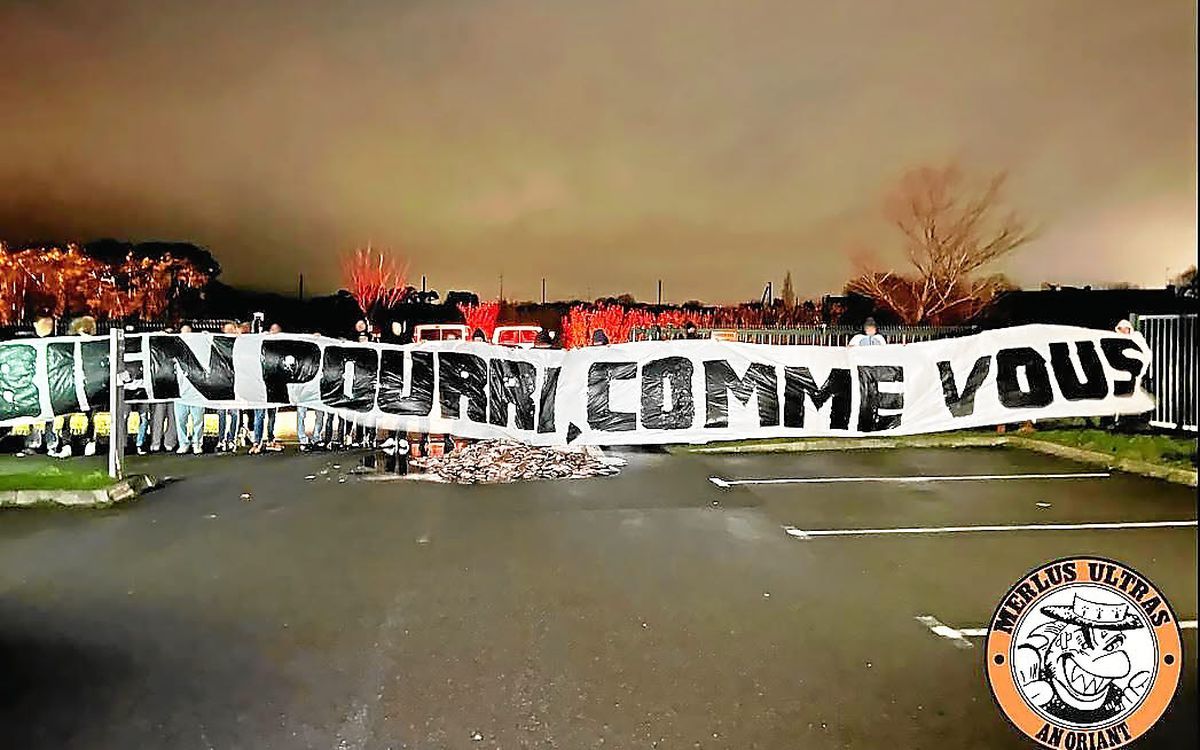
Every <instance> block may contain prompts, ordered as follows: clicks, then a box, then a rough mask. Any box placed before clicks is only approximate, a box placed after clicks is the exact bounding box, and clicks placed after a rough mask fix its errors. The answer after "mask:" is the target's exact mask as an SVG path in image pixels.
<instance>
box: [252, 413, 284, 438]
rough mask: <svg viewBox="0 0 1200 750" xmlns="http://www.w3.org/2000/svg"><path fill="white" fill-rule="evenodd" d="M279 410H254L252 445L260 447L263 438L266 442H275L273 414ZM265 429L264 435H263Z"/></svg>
mask: <svg viewBox="0 0 1200 750" xmlns="http://www.w3.org/2000/svg"><path fill="white" fill-rule="evenodd" d="M278 411H279V409H255V410H254V444H255V445H262V442H263V438H264V437H265V438H266V439H267V441H268V442H272V443H273V442H275V414H276V412H278ZM264 428H265V435H264Z"/></svg>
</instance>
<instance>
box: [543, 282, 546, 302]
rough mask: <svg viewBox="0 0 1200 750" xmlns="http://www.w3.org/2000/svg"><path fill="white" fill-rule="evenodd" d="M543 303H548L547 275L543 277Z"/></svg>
mask: <svg viewBox="0 0 1200 750" xmlns="http://www.w3.org/2000/svg"><path fill="white" fill-rule="evenodd" d="M542 304H543V305H544V304H546V277H545V276H543V277H542Z"/></svg>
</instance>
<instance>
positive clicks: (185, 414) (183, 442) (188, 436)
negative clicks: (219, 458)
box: [175, 325, 204, 456]
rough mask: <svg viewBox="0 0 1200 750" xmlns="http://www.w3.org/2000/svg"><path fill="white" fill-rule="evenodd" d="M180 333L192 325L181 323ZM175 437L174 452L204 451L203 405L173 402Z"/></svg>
mask: <svg viewBox="0 0 1200 750" xmlns="http://www.w3.org/2000/svg"><path fill="white" fill-rule="evenodd" d="M179 332H180V333H191V332H192V327H191V326H189V325H182V326H180V327H179ZM189 418H190V419H191V420H192V427H191V431H190V432H189V430H188V419H189ZM175 437H176V440H177V441H178V443H179V449H178V450H177V451H175V452H176V453H178V454H180V455H183V454H185V453H187V452H188V451H189V450H190V451H191V452H192V453H194V454H196V455H197V456H198V455H200V454H201V453H203V452H204V407H203V406H189V405H188V404H185V403H183V402H182V401H176V402H175Z"/></svg>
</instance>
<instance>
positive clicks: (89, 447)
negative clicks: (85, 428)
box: [83, 440, 96, 456]
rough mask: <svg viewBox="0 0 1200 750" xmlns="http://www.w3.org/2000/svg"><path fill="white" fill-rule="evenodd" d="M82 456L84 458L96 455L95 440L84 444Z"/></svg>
mask: <svg viewBox="0 0 1200 750" xmlns="http://www.w3.org/2000/svg"><path fill="white" fill-rule="evenodd" d="M83 455H85V456H94V455H96V441H95V440H89V441H87V443H86V444H84V446H83Z"/></svg>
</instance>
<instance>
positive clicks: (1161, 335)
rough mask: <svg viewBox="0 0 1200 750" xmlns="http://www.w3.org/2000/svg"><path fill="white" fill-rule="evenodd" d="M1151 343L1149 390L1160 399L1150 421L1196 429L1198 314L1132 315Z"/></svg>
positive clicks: (1135, 323)
mask: <svg viewBox="0 0 1200 750" xmlns="http://www.w3.org/2000/svg"><path fill="white" fill-rule="evenodd" d="M1129 317H1130V319H1131V320H1132V321H1133V324H1134V326H1135V327H1136V328H1137V330H1138V331H1140V332H1141V334H1142V335H1143V336H1145V337H1146V343H1147V344H1149V345H1150V353H1151V357H1152V359H1151V362H1150V369H1149V370H1148V371H1147V372H1146V380H1145V384H1146V389H1147V390H1149V391H1150V392H1151V393H1153V394H1154V396H1155V401H1156V402H1157V403H1156V404H1155V406H1154V412H1153V414H1152V415H1151V417H1150V424H1151V425H1153V426H1155V427H1161V428H1164V429H1170V430H1188V431H1190V432H1196V431H1197V423H1198V420H1197V418H1196V375H1197V372H1196V368H1197V363H1196V347H1197V344H1200V339H1198V338H1197V330H1196V318H1197V316H1196V315H1130V316H1129Z"/></svg>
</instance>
